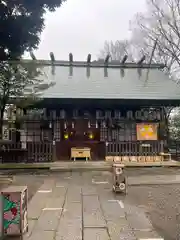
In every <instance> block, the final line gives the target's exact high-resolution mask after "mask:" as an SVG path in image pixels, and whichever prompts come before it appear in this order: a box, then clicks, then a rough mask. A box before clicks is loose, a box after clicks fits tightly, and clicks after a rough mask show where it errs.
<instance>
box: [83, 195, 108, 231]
mask: <svg viewBox="0 0 180 240" xmlns="http://www.w3.org/2000/svg"><path fill="white" fill-rule="evenodd" d="M83 217H84V226H85V227H105V226H106V222H105V219H104V216H103V213H102V210H101V207H100V202H99V199H98V196H96V195H91V196H83Z"/></svg>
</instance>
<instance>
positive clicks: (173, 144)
mask: <svg viewBox="0 0 180 240" xmlns="http://www.w3.org/2000/svg"><path fill="white" fill-rule="evenodd" d="M168 147H169V152H170V153H171V157H172V159H173V160H176V161H180V141H179V140H176V141H169V144H168Z"/></svg>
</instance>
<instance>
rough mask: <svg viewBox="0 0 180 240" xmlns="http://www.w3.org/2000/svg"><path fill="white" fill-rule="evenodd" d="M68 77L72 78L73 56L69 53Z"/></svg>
mask: <svg viewBox="0 0 180 240" xmlns="http://www.w3.org/2000/svg"><path fill="white" fill-rule="evenodd" d="M69 76H71V77H72V76H73V54H72V53H69Z"/></svg>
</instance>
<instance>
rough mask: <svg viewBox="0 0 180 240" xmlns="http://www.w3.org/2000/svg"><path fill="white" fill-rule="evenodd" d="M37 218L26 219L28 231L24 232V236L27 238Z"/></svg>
mask: <svg viewBox="0 0 180 240" xmlns="http://www.w3.org/2000/svg"><path fill="white" fill-rule="evenodd" d="M36 223H37V220H28V232H26V233H25V234H24V238H25V239H26V238H28V237H30V236H31V234H32V232H33V230H34V227H35V226H36Z"/></svg>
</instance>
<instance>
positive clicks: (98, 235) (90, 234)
mask: <svg viewBox="0 0 180 240" xmlns="http://www.w3.org/2000/svg"><path fill="white" fill-rule="evenodd" d="M92 239H93V240H110V238H109V236H108V232H107V229H106V228H85V229H84V240H92Z"/></svg>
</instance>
